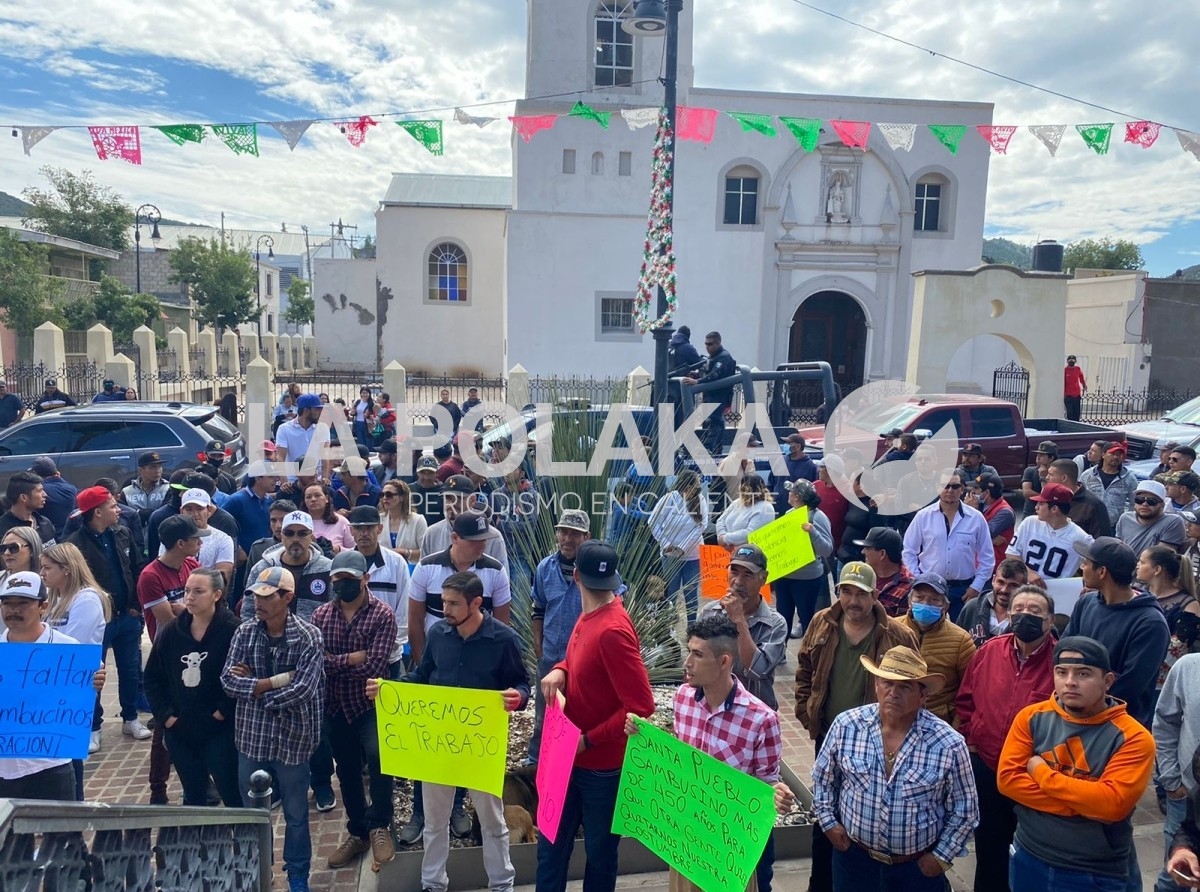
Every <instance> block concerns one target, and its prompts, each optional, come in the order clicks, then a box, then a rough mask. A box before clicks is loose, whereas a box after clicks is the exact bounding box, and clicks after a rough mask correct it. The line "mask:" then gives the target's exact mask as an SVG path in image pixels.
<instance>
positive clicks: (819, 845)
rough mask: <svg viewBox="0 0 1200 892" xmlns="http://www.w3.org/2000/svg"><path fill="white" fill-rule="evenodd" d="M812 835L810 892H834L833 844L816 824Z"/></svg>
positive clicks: (818, 749) (818, 745)
mask: <svg viewBox="0 0 1200 892" xmlns="http://www.w3.org/2000/svg"><path fill="white" fill-rule="evenodd" d="M820 751H821V744H820V743H818V744H817V752H818V753H819V752H820ZM812 834H813V838H812V875H811V877H810V878H809V881H808V892H833V843H831V842H830V841H829V837H828V836H826V835H825V834H824V833H822V832H821V828H820V827H819V826H817V824H815V823H814V824H813V829H812Z"/></svg>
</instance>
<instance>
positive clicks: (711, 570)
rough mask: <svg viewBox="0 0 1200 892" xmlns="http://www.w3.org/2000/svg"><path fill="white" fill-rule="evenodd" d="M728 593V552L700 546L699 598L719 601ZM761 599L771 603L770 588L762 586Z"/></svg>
mask: <svg viewBox="0 0 1200 892" xmlns="http://www.w3.org/2000/svg"><path fill="white" fill-rule="evenodd" d="M728 591H729V552H728V551H726V550H725V549H724V548H722V547H721V546H720V545H701V546H700V597H702V598H708V599H709V600H710V601H719V600H721V599H722V598H724V597H725V593H726V592H728ZM760 593H761V594H762V596H763V599H764V600H766V601H767V602H768V603H770V601H771V586H769V585H764V586H763V587H762V590H761V592H760Z"/></svg>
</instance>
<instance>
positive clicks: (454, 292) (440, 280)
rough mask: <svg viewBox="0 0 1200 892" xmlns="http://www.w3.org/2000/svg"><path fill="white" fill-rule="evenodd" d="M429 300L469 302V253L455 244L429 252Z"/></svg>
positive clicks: (446, 244)
mask: <svg viewBox="0 0 1200 892" xmlns="http://www.w3.org/2000/svg"><path fill="white" fill-rule="evenodd" d="M429 300H430V301H433V302H438V303H442V302H446V303H466V302H467V253H466V251H464V250H463V249H462V248H460V247H459V246H458V245H456V244H454V243H453V242H443V243H442V244H440V245H438V246H437V247H435V248H434V249H433V250H432V251H430V252H429Z"/></svg>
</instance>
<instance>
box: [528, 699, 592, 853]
mask: <svg viewBox="0 0 1200 892" xmlns="http://www.w3.org/2000/svg"><path fill="white" fill-rule="evenodd" d="M560 697H561V695H560ZM580 734H581V732H580V730H579V729H578V728H577V727H575V725H574V724H572V723H571V720H570V719H569V718H567V716H566V714H565V713H564V712H563V710H562V705H561V703H559V702H557V701H556V702H553V703H550V704H548V705H547V706H546V719H545V721H544V722H543V724H542V748H541V750H539V751H538V764H537V792H538V808H537V826H538V830H540V831H541V832H542V834H543V835H544V836H545V837H546V838H547V839H548V840H550V841H551V842H557V840H558V822H559V821H560V820H562V810H563V803H564V802H565V801H566V798H567V783H568V782H569V781H570V780H571V768H572V767H573V766H574V765H575V752H576V750H578V749H579V737H580Z"/></svg>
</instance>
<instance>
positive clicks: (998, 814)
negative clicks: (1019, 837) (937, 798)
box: [971, 753, 1017, 892]
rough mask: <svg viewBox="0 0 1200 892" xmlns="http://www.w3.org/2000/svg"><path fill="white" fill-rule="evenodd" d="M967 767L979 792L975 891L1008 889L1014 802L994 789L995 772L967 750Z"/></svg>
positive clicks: (1013, 826) (1014, 817) (1015, 814)
mask: <svg viewBox="0 0 1200 892" xmlns="http://www.w3.org/2000/svg"><path fill="white" fill-rule="evenodd" d="M971 770H972V772H973V773H974V775H975V789H976V791H977V792H978V795H979V826H978V827H976V828H975V892H1009V889H1008V847H1009V846H1010V845H1012V841H1013V834H1014V833H1016V832H1017V812H1016V809H1015V808H1014V805H1015V803H1013V801H1012V800H1011V799H1009V798H1008V797H1007V796H1004V795H1002V794H1001V793H1000V791H999V790H998V789H997V788H996V772H994V771H992V769H990V768H988V767H987V766H986V765H984V764H983V761H982V760H981V759H980V758H979V756H978V755H977V754H976V753H971Z"/></svg>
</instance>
